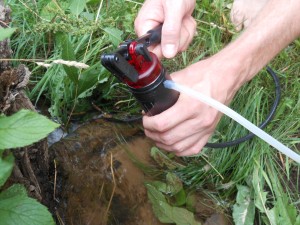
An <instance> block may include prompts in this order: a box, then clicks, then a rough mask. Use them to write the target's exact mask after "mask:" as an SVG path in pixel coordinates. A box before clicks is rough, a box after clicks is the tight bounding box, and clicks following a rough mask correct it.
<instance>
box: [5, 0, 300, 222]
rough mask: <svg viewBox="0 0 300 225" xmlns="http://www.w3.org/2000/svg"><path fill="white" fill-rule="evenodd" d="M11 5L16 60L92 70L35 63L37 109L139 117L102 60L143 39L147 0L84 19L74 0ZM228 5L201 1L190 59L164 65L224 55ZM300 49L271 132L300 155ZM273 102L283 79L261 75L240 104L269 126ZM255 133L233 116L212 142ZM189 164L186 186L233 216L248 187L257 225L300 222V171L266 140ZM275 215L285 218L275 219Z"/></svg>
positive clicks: (283, 69) (281, 65) (283, 56)
mask: <svg viewBox="0 0 300 225" xmlns="http://www.w3.org/2000/svg"><path fill="white" fill-rule="evenodd" d="M7 2H8V3H9V4H10V5H11V7H12V9H13V26H15V27H18V33H17V34H16V36H15V37H14V39H13V40H12V47H13V50H14V58H15V59H32V60H33V61H34V60H42V61H49V60H54V59H59V58H63V59H66V60H76V61H79V62H84V63H87V64H88V65H90V69H87V70H79V69H74V68H72V69H70V68H66V67H64V66H62V65H57V66H54V67H51V68H49V69H45V68H42V67H39V66H37V65H36V64H34V63H28V64H27V65H28V66H29V67H30V69H31V71H32V72H33V74H32V77H31V85H30V87H29V89H28V94H29V96H30V97H31V99H32V100H33V101H34V102H35V103H36V105H37V106H42V105H45V106H46V107H48V108H49V112H50V114H51V116H52V117H53V118H56V119H57V120H58V121H60V122H61V123H64V124H66V123H67V122H68V121H69V120H70V119H71V118H72V119H74V118H78V117H75V116H74V115H76V114H77V115H82V114H81V113H83V114H85V115H88V114H89V113H90V112H92V109H93V108H92V104H91V103H92V102H94V103H96V104H97V105H99V106H100V107H101V109H103V110H104V111H107V112H111V113H131V114H134V113H137V112H139V110H140V108H139V106H138V105H137V104H136V102H135V100H134V99H133V98H132V96H131V95H130V94H129V92H128V90H127V89H126V87H125V86H124V85H122V84H118V83H117V82H116V80H115V79H114V78H112V76H110V74H109V73H107V72H106V71H105V70H104V69H103V68H102V67H101V65H100V63H99V56H100V55H101V54H102V53H103V52H106V51H112V50H113V49H115V47H116V44H117V43H118V41H121V40H125V39H128V38H131V37H134V32H133V21H134V18H135V16H136V13H137V12H138V9H139V7H140V5H141V2H142V1H129V0H127V1H126V0H118V1H93V0H92V1H89V3H88V4H86V5H84V8H83V10H82V11H81V12H80V13H79V14H76V12H72V10H70V8H69V7H68V4H70V2H71V1H68V0H65V1H50V0H41V1H38V2H37V3H34V2H35V1H16V0H8V1H7ZM228 3H229V2H228V1H222V0H215V1H208V0H202V1H201V2H200V3H199V4H197V8H196V9H195V12H194V17H195V19H196V21H197V23H198V27H197V32H198V35H197V36H196V37H195V39H194V41H193V43H192V44H191V47H190V48H189V49H188V50H187V51H186V52H184V53H182V54H179V55H178V56H177V57H176V58H175V59H173V60H164V61H163V63H164V65H165V66H166V68H167V69H168V70H169V71H170V72H173V71H176V70H179V69H182V68H184V67H186V66H187V65H189V64H191V63H193V62H196V61H198V60H201V59H203V58H206V57H208V56H210V55H212V54H214V53H216V52H218V51H219V50H220V49H222V48H223V47H224V46H225V45H226V44H228V43H229V42H230V41H231V40H232V39H234V38H235V37H236V36H237V35H238V34H237V33H236V32H235V31H234V29H233V27H232V25H231V24H230V21H229V16H228V15H229V11H230V9H229V8H228V7H227V5H228ZM49 19H50V20H49ZM107 28H109V29H107ZM65 46H69V47H68V48H66V47H65ZM299 50H300V41H299V40H296V41H295V42H293V43H292V44H291V45H290V46H289V47H287V48H286V49H285V50H283V51H282V52H281V53H280V54H279V55H278V56H277V57H276V58H275V59H274V60H272V62H271V63H270V66H271V67H272V68H273V69H274V70H275V71H276V72H277V74H278V75H279V77H280V82H281V87H282V98H281V101H280V105H279V107H278V109H277V113H276V115H275V117H274V119H273V120H272V122H271V123H270V124H269V125H268V126H267V128H266V129H265V130H266V131H267V132H268V133H270V134H271V135H272V136H273V137H275V138H276V139H278V140H280V141H281V142H283V143H284V144H286V145H288V146H290V147H291V148H292V149H294V150H295V151H298V152H299V150H297V144H299V142H300V136H299V130H300V129H299V128H300V123H299V121H300V118H299V117H300V115H299V111H300V92H299V89H300V77H299V75H298V74H299V73H300V63H299V62H300V56H299V54H298V53H299ZM273 100H274V84H273V81H272V79H271V78H270V76H269V75H267V73H266V71H261V72H260V73H259V74H258V75H257V76H256V77H255V78H254V79H253V80H252V81H251V82H249V83H248V84H246V85H245V86H244V87H243V88H242V89H241V90H240V91H239V93H238V94H237V95H236V97H235V99H234V100H233V102H232V104H231V107H232V108H233V109H234V110H236V111H237V112H239V113H240V114H242V115H243V116H244V117H246V118H247V119H249V120H250V121H252V122H253V123H255V124H259V123H260V122H262V121H263V120H264V118H265V117H266V115H267V114H268V112H269V109H270V107H271V105H272V103H273ZM81 117H82V116H81ZM79 118H80V117H79ZM246 133H248V131H247V130H245V129H244V128H243V127H241V126H240V125H238V124H236V123H234V122H232V121H231V120H230V119H229V118H226V117H223V118H222V120H221V122H220V124H219V126H218V128H217V131H216V132H215V134H214V136H213V137H212V140H211V141H212V142H223V141H226V140H234V139H236V138H238V137H240V136H241V135H244V134H246ZM181 161H182V163H183V164H184V165H185V167H184V168H181V169H178V170H176V171H175V172H176V174H177V175H178V176H179V177H180V178H181V179H182V180H183V181H184V183H185V185H186V188H188V189H197V190H201V191H203V192H205V193H207V194H208V195H210V196H211V197H212V198H214V199H215V200H216V201H218V203H219V204H220V205H222V206H224V207H225V208H229V209H231V208H232V207H233V205H234V204H235V203H236V195H237V193H238V189H237V186H238V185H243V186H245V187H248V188H249V190H251V192H250V193H255V195H254V196H253V198H252V200H251V201H253V203H254V205H255V210H256V214H255V224H293V223H294V224H299V223H300V222H299V223H296V222H295V221H296V219H295V218H296V216H295V215H299V212H300V202H299V197H300V196H299V190H300V187H299V185H300V184H299V175H300V174H299V166H298V165H297V164H296V163H294V162H292V161H291V160H289V159H288V158H286V157H285V156H283V155H281V154H279V153H278V152H277V151H276V150H274V149H272V148H271V147H270V146H268V144H266V143H264V142H263V141H261V140H260V139H258V138H254V139H253V140H251V141H247V142H245V143H242V144H240V145H238V146H235V147H231V148H224V149H209V148H206V149H204V150H203V152H202V153H201V154H200V155H199V156H197V157H191V158H184V159H181ZM276 210H277V211H276ZM295 210H296V213H295ZM229 211H230V210H229ZM275 212H280V213H277V214H276V213H275ZM273 214H274V215H276V216H274V218H271V217H270V215H273ZM283 220H285V221H287V222H286V223H283V222H282V221H283ZM299 220H300V218H299ZM274 221H275V222H274ZM289 221H290V222H289Z"/></svg>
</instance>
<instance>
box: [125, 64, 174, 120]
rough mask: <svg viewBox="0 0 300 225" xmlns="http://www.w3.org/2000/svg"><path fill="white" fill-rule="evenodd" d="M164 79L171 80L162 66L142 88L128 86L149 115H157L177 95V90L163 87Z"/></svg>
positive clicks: (166, 107)
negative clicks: (156, 74) (152, 79)
mask: <svg viewBox="0 0 300 225" xmlns="http://www.w3.org/2000/svg"><path fill="white" fill-rule="evenodd" d="M165 80H171V78H170V75H169V74H167V73H166V70H165V69H164V68H163V67H162V70H161V73H160V74H159V76H158V77H157V79H156V80H155V81H154V82H152V83H151V84H149V85H147V86H145V87H142V88H133V87H129V88H130V91H131V92H132V94H133V95H134V97H135V98H136V99H137V100H138V102H139V103H140V104H141V106H142V108H143V110H144V111H145V112H146V114H147V115H149V116H154V115H157V114H159V113H161V112H163V111H165V110H166V109H168V108H170V107H171V106H173V105H174V104H175V102H176V101H177V99H178V97H179V92H177V91H174V90H171V89H167V88H165V87H164V81H165Z"/></svg>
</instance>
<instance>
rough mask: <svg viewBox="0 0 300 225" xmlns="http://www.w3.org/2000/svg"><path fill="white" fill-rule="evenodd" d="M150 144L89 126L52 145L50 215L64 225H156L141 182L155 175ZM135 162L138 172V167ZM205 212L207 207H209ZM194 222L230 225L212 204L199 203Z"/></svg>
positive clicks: (115, 129)
mask: <svg viewBox="0 0 300 225" xmlns="http://www.w3.org/2000/svg"><path fill="white" fill-rule="evenodd" d="M152 146H153V143H152V142H151V141H150V140H149V139H147V138H145V137H144V135H143V133H142V132H141V129H140V128H139V127H138V126H131V125H126V124H118V123H111V122H107V121H104V120H98V121H93V122H91V123H88V124H86V125H83V126H81V127H80V128H78V129H77V130H76V131H75V132H74V133H72V134H70V135H68V136H66V137H65V138H63V139H62V140H61V141H59V142H57V143H55V144H54V145H52V146H51V147H50V149H49V152H50V154H51V157H50V159H51V161H50V162H51V183H52V185H53V186H52V188H51V189H52V193H53V194H52V199H53V200H54V201H52V202H54V204H53V205H52V207H51V210H52V211H53V213H54V214H55V216H56V218H57V223H58V224H65V225H72V224H76V225H81V224H82V225H83V224H84V225H87V224H89V225H117V224H122V225H137V224H139V225H160V224H162V223H160V222H159V221H158V220H157V219H156V218H155V216H154V214H153V211H152V206H151V204H150V202H149V201H148V197H147V191H146V188H145V186H144V182H145V181H147V180H148V181H149V180H151V179H153V175H151V176H150V175H149V173H145V172H144V171H145V170H142V169H141V168H142V167H141V165H143V166H144V167H146V168H148V169H149V168H150V170H151V168H154V166H155V162H154V161H153V159H152V158H151V157H150V149H151V147H152ZM137 162H138V164H139V166H137ZM208 206H209V207H208ZM195 216H196V217H197V218H199V221H202V222H204V221H206V222H205V223H204V224H205V225H212V224H214V225H227V224H231V223H230V222H229V220H228V219H227V218H226V217H225V216H224V215H223V214H219V213H217V212H216V210H215V207H213V202H212V201H209V200H208V199H205V198H204V197H203V196H200V195H199V196H198V197H197V204H196V207H195Z"/></svg>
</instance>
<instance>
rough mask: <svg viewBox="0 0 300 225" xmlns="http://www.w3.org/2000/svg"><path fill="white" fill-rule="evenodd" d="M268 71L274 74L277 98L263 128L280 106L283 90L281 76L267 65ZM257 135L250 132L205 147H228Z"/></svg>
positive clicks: (260, 126)
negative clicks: (281, 88)
mask: <svg viewBox="0 0 300 225" xmlns="http://www.w3.org/2000/svg"><path fill="white" fill-rule="evenodd" d="M267 72H268V73H269V74H270V75H271V76H272V78H273V80H274V83H275V100H274V103H273V105H272V107H271V110H270V113H269V115H268V116H267V118H266V119H265V121H264V122H262V123H261V124H260V125H259V126H258V127H259V128H261V129H263V128H265V127H266V126H267V125H268V123H269V122H270V121H271V120H272V118H273V116H274V114H275V111H276V109H277V107H278V104H279V101H280V95H281V90H280V82H279V78H278V76H277V74H276V73H275V72H274V71H273V70H272V69H271V68H270V67H267ZM254 136H255V134H253V133H249V134H247V135H246V136H243V137H241V138H238V139H235V140H233V141H228V142H221V143H206V145H205V147H209V148H226V147H232V146H235V145H238V144H240V143H242V142H245V141H247V140H249V139H251V138H253V137H254Z"/></svg>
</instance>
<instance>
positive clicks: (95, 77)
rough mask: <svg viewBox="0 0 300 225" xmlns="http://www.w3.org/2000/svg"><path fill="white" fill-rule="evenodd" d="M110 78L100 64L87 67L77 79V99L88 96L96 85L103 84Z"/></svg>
mask: <svg viewBox="0 0 300 225" xmlns="http://www.w3.org/2000/svg"><path fill="white" fill-rule="evenodd" d="M108 76H110V75H109V74H108V73H107V71H106V70H105V68H104V67H102V66H101V64H100V63H96V64H95V65H93V66H91V67H89V68H88V69H86V70H84V71H83V72H82V74H81V76H80V78H79V83H78V93H77V94H78V98H85V97H87V96H90V95H91V94H92V93H91V92H92V91H93V90H94V89H95V88H96V87H97V85H98V84H101V83H104V82H106V81H107V80H108Z"/></svg>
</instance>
